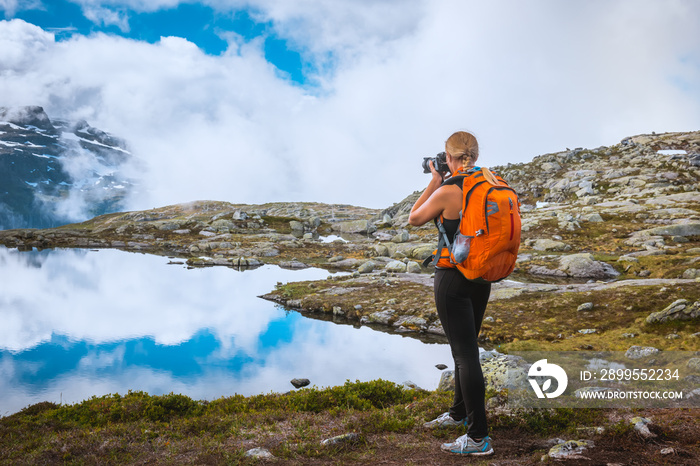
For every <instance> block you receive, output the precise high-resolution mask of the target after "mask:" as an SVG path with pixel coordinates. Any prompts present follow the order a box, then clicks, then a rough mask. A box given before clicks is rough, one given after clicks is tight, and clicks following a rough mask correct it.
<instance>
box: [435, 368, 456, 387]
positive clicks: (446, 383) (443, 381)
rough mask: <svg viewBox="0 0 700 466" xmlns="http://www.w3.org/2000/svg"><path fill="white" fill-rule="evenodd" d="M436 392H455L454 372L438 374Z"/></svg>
mask: <svg viewBox="0 0 700 466" xmlns="http://www.w3.org/2000/svg"><path fill="white" fill-rule="evenodd" d="M437 390H438V391H439V392H454V391H455V371H443V372H442V374H440V382H439V383H438V387H437Z"/></svg>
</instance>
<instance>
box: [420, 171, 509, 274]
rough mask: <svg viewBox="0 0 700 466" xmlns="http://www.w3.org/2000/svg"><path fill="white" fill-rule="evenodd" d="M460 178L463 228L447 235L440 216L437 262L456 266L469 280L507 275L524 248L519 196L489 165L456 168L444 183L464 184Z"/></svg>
mask: <svg viewBox="0 0 700 466" xmlns="http://www.w3.org/2000/svg"><path fill="white" fill-rule="evenodd" d="M460 182H461V187H462V211H461V212H460V222H459V231H458V232H457V233H456V234H455V237H454V238H448V237H447V232H446V231H445V228H444V226H443V224H442V218H440V219H436V221H435V223H436V224H437V227H438V230H439V232H440V239H439V241H438V248H437V250H436V251H435V253H434V256H435V257H434V261H433V264H434V265H436V266H437V267H449V268H451V267H456V268H457V269H459V271H460V272H462V275H464V276H465V277H466V278H467V279H468V280H473V281H480V282H496V281H499V280H503V279H504V278H506V277H507V276H508V275H510V273H511V272H512V271H513V269H514V268H515V261H516V259H517V258H518V249H519V247H520V226H521V222H520V202H519V201H518V195H517V193H516V192H515V190H514V189H513V188H511V187H510V186H508V183H506V182H505V180H504V179H503V178H501V177H500V176H498V175H497V174H495V173H492V172H491V171H490V170H489V169H488V168H486V167H483V168H481V169H479V168H475V169H472V170H470V171H469V172H467V173H464V172H461V171H460V172H457V173H456V174H455V176H453V177H451V178H449V179H448V180H447V181H445V183H443V185H444V184H457V185H458V186H459V183H460ZM450 240H452V241H450ZM438 252H439V254H438Z"/></svg>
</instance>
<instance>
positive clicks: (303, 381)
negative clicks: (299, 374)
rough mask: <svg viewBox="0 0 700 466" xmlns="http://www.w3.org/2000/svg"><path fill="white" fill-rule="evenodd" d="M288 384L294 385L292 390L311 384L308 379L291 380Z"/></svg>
mask: <svg viewBox="0 0 700 466" xmlns="http://www.w3.org/2000/svg"><path fill="white" fill-rule="evenodd" d="M290 382H291V384H292V385H294V388H301V387H306V386H307V385H309V384H310V383H311V381H310V380H309V379H292V380H290Z"/></svg>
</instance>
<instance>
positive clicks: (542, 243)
mask: <svg viewBox="0 0 700 466" xmlns="http://www.w3.org/2000/svg"><path fill="white" fill-rule="evenodd" d="M532 248H533V249H534V250H536V251H569V250H571V246H569V245H568V244H565V243H563V242H561V241H555V240H552V239H538V240H535V242H534V244H533V246H532Z"/></svg>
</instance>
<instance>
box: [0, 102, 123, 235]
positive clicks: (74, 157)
mask: <svg viewBox="0 0 700 466" xmlns="http://www.w3.org/2000/svg"><path fill="white" fill-rule="evenodd" d="M132 159H133V158H132V155H131V153H130V152H129V150H128V147H127V144H126V142H125V141H124V140H123V139H120V138H117V137H115V136H113V135H110V134H108V133H106V132H104V131H102V130H99V129H97V128H93V127H92V126H90V125H89V124H88V123H87V122H86V121H83V120H80V121H75V122H71V121H68V120H62V119H54V120H51V119H50V118H49V116H48V115H47V114H46V112H45V111H44V109H43V108H42V107H39V106H27V107H14V108H7V107H0V186H1V187H2V189H0V227H4V228H20V227H35V228H45V227H52V226H57V225H60V224H65V223H70V222H74V221H76V220H78V221H79V220H84V219H86V218H90V217H92V216H95V215H99V214H102V213H106V212H113V211H115V210H119V209H121V208H123V207H124V203H123V200H124V198H125V197H126V196H127V195H128V194H129V192H130V191H132V190H133V189H134V186H135V182H134V180H131V179H129V178H128V177H126V176H125V175H124V174H123V173H121V171H122V169H123V168H124V167H126V166H127V165H128V164H129V163H130V162H131V161H132Z"/></svg>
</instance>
